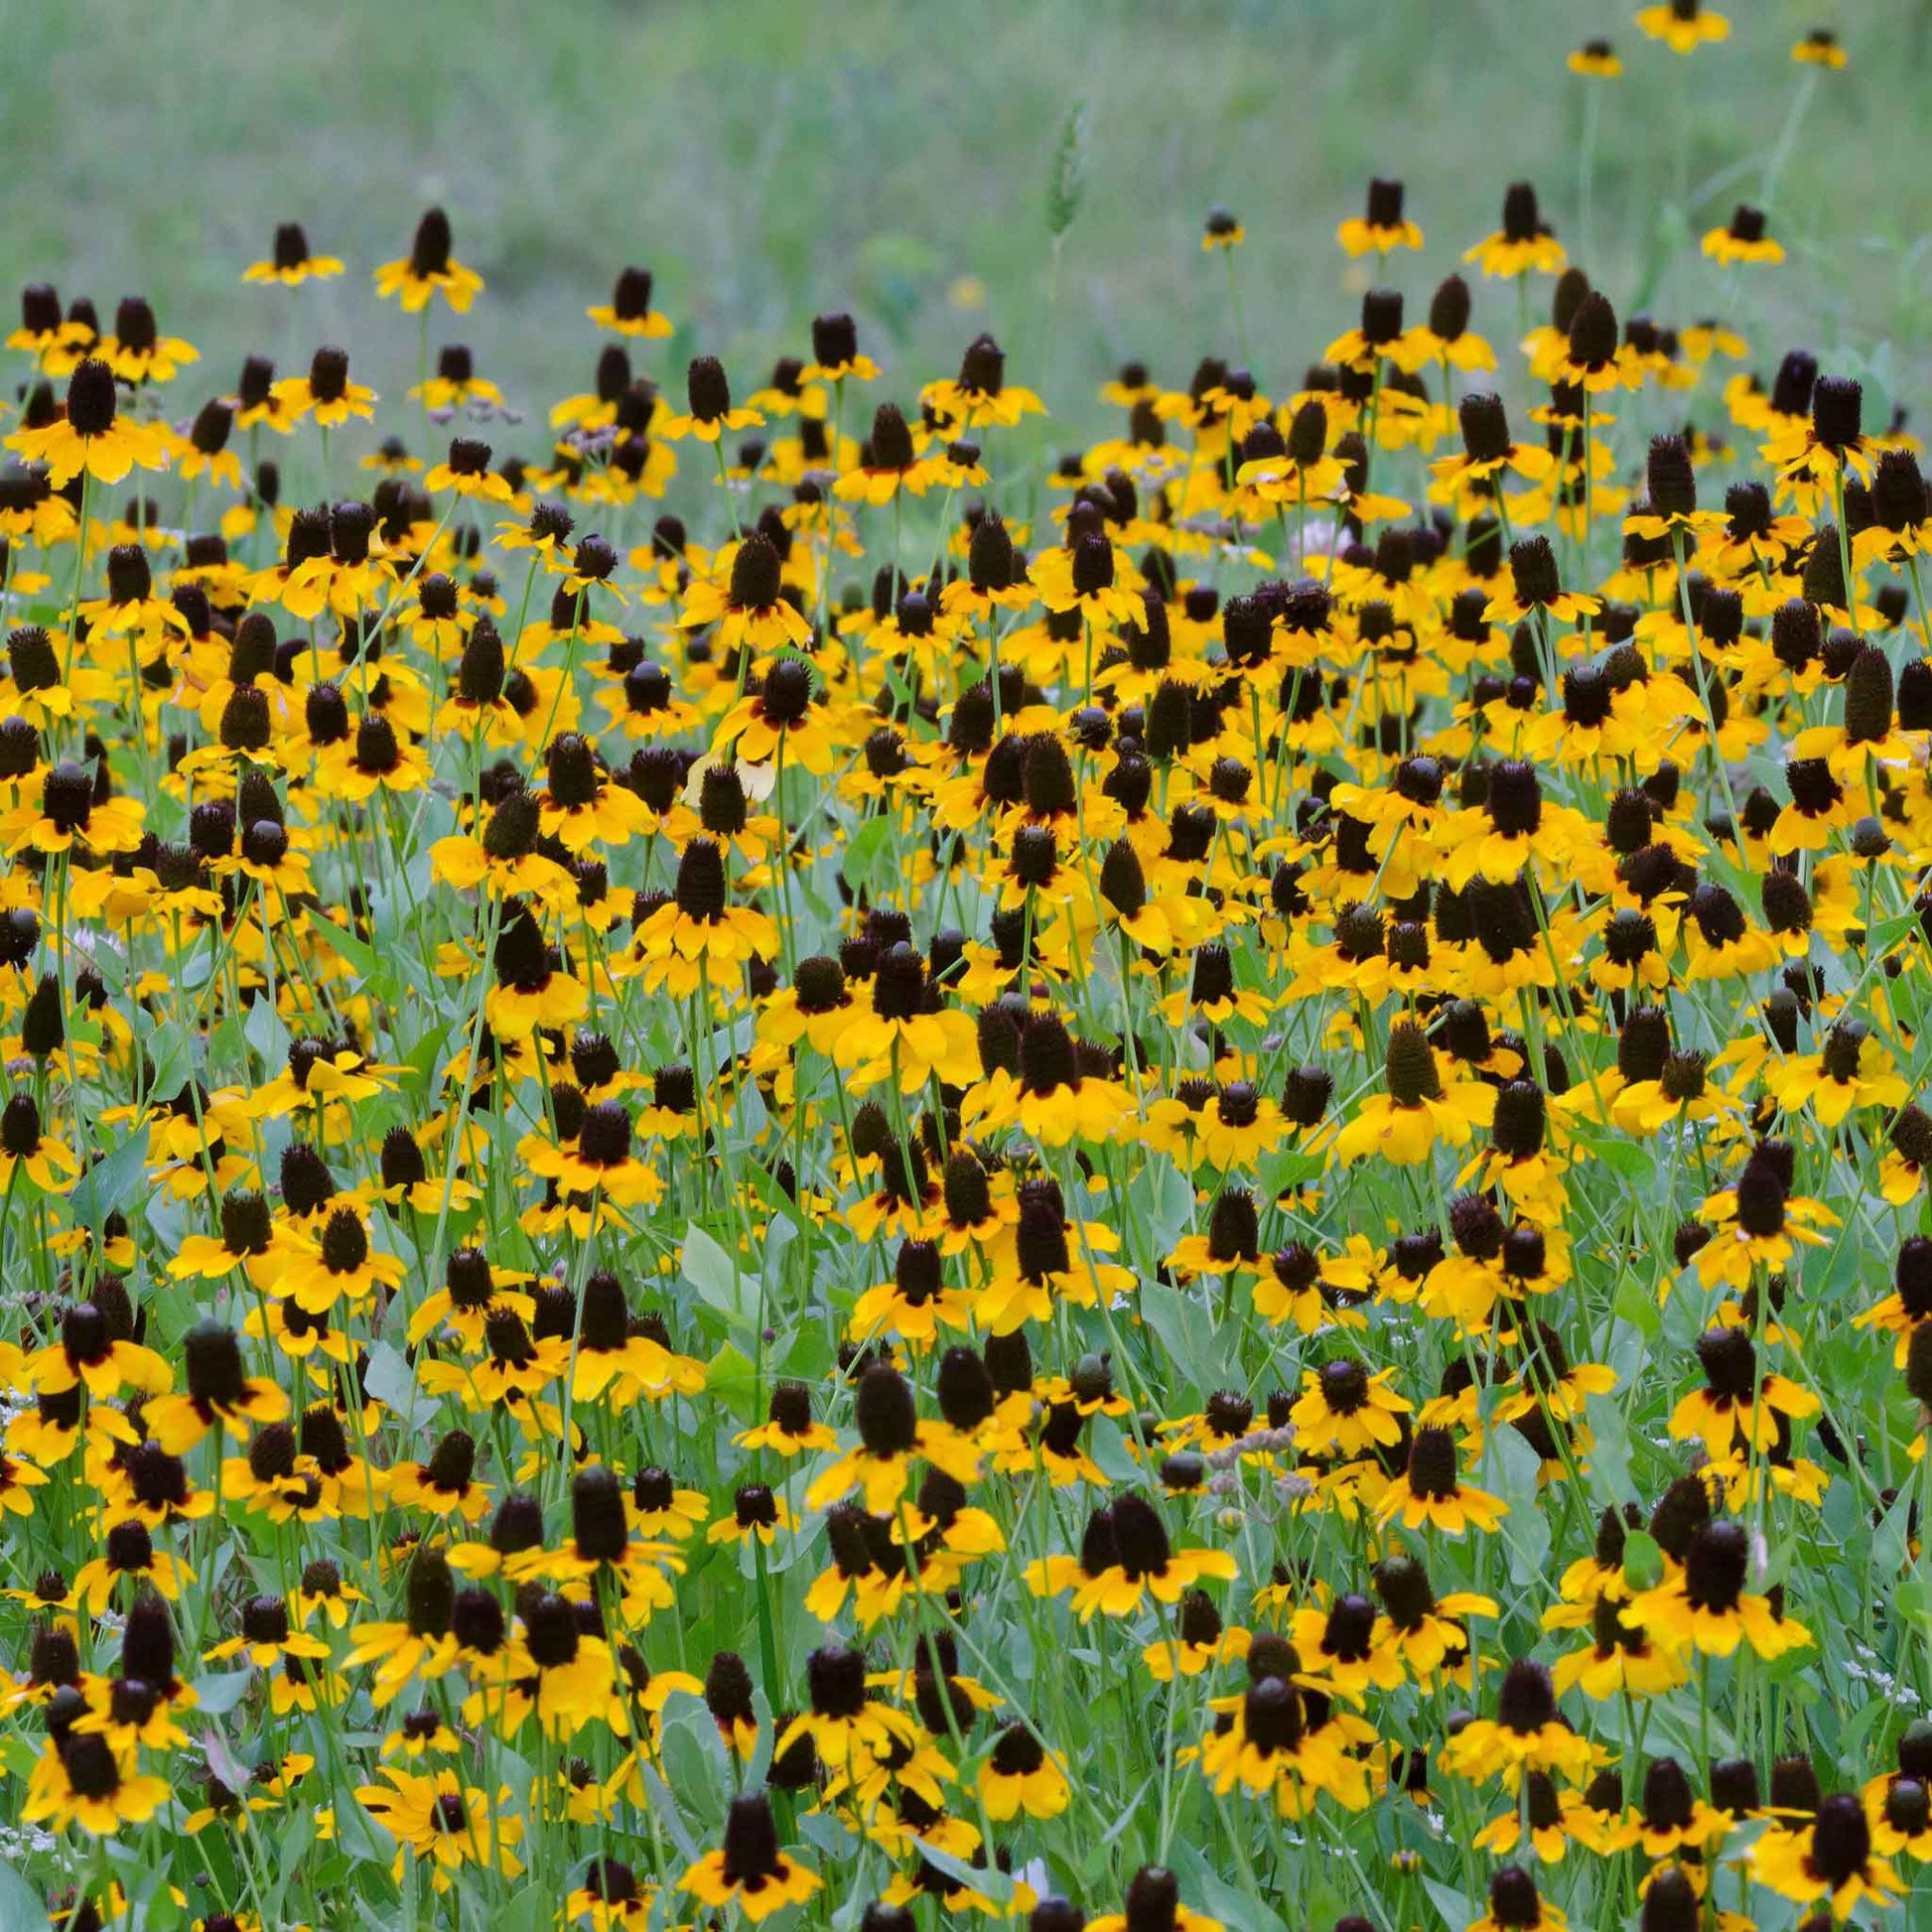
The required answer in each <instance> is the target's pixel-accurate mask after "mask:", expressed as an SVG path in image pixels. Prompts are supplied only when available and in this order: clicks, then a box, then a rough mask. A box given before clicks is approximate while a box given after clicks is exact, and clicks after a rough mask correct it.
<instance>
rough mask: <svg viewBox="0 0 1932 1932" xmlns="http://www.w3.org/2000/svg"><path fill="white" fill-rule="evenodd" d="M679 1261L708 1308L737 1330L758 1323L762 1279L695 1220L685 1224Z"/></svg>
mask: <svg viewBox="0 0 1932 1932" xmlns="http://www.w3.org/2000/svg"><path fill="white" fill-rule="evenodd" d="M679 1259H680V1261H681V1263H682V1265H683V1270H684V1279H685V1280H686V1281H687V1282H689V1283H690V1284H691V1286H692V1287H693V1288H694V1289H695V1290H696V1291H697V1293H698V1299H699V1300H700V1301H701V1302H703V1303H704V1304H705V1305H706V1306H707V1307H708V1308H714V1309H716V1310H717V1311H718V1312H719V1313H720V1314H722V1315H723V1316H724V1317H725V1319H726V1320H727V1321H729V1322H731V1323H732V1325H733V1326H734V1327H739V1328H750V1327H753V1326H755V1325H756V1324H757V1321H758V1312H759V1278H758V1276H757V1275H756V1274H753V1273H751V1272H750V1271H749V1270H747V1269H746V1268H744V1267H742V1266H741V1265H740V1264H739V1263H738V1262H737V1261H736V1260H735V1259H734V1258H733V1257H732V1256H731V1255H729V1254H727V1253H726V1252H725V1250H724V1249H723V1248H721V1247H720V1246H719V1245H718V1243H717V1242H716V1241H714V1240H713V1239H712V1238H711V1236H710V1235H708V1234H707V1233H706V1232H705V1231H704V1229H703V1228H701V1227H699V1226H698V1224H697V1222H695V1221H691V1222H688V1223H686V1225H685V1229H684V1247H683V1250H682V1252H681V1254H680V1257H679Z"/></svg>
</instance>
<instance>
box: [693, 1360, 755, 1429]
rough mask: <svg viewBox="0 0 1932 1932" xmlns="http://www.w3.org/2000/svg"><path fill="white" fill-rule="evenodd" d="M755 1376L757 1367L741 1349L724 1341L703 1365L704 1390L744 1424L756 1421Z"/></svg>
mask: <svg viewBox="0 0 1932 1932" xmlns="http://www.w3.org/2000/svg"><path fill="white" fill-rule="evenodd" d="M758 1379H759V1378H758V1370H757V1369H755V1368H754V1367H753V1366H752V1364H751V1361H750V1360H749V1359H748V1358H747V1356H746V1355H745V1354H744V1353H743V1351H741V1350H740V1349H738V1348H736V1347H734V1346H733V1345H732V1344H731V1343H730V1342H726V1344H725V1345H724V1347H722V1348H721V1349H719V1351H718V1352H717V1354H715V1355H714V1356H713V1357H712V1358H711V1360H710V1361H709V1362H708V1363H707V1364H706V1366H705V1372H704V1385H705V1391H706V1393H707V1394H709V1395H715V1396H717V1397H718V1398H719V1400H720V1401H722V1402H723V1403H724V1405H725V1407H726V1408H727V1409H729V1410H730V1411H731V1412H732V1414H733V1415H734V1416H736V1417H737V1418H738V1419H739V1421H740V1422H742V1423H746V1424H752V1423H756V1422H757V1421H758V1420H759V1414H758Z"/></svg>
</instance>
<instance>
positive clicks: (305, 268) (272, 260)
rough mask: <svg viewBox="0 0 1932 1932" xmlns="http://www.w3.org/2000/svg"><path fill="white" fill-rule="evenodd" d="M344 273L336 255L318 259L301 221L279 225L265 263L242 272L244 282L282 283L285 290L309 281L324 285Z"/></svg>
mask: <svg viewBox="0 0 1932 1932" xmlns="http://www.w3.org/2000/svg"><path fill="white" fill-rule="evenodd" d="M342 272H343V265H342V263H341V262H340V261H339V260H338V259H337V258H336V257H335V256H334V255H318V254H316V253H315V252H314V250H312V249H311V248H310V246H309V237H308V235H307V234H306V233H304V231H303V228H302V224H301V222H299V221H280V222H277V223H276V227H275V241H274V245H273V246H272V247H271V248H270V249H269V252H268V254H267V256H266V258H265V259H263V260H261V261H258V262H251V263H250V264H249V265H248V266H247V267H246V268H244V269H243V270H242V271H241V279H242V280H243V281H244V282H279V283H280V284H281V285H282V287H284V288H291V289H292V288H297V287H300V285H301V284H302V283H304V282H307V281H317V282H324V281H327V280H328V279H329V278H330V277H331V276H333V275H340V274H341V273H342Z"/></svg>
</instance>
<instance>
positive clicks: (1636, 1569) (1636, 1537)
mask: <svg viewBox="0 0 1932 1932" xmlns="http://www.w3.org/2000/svg"><path fill="white" fill-rule="evenodd" d="M1663 1581H1664V1553H1663V1551H1662V1550H1661V1549H1660V1548H1659V1547H1658V1543H1657V1539H1656V1538H1655V1537H1654V1536H1652V1535H1651V1534H1650V1533H1649V1532H1648V1531H1647V1530H1632V1531H1631V1532H1630V1534H1629V1535H1628V1536H1626V1537H1625V1538H1624V1539H1623V1584H1624V1587H1625V1588H1626V1589H1628V1590H1630V1591H1632V1592H1633V1593H1634V1592H1635V1591H1637V1590H1643V1589H1655V1588H1656V1587H1657V1586H1658V1585H1659V1584H1661V1583H1662V1582H1663Z"/></svg>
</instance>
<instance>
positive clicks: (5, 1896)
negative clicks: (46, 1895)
mask: <svg viewBox="0 0 1932 1932" xmlns="http://www.w3.org/2000/svg"><path fill="white" fill-rule="evenodd" d="M0 1932H47V1907H46V1906H45V1905H43V1904H42V1903H41V1901H40V1898H39V1896H38V1895H37V1894H36V1893H34V1892H32V1891H30V1890H29V1889H28V1885H27V1880H26V1879H25V1878H23V1877H22V1876H21V1875H20V1873H19V1872H17V1871H16V1870H15V1869H14V1868H13V1866H12V1865H10V1864H0Z"/></svg>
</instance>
